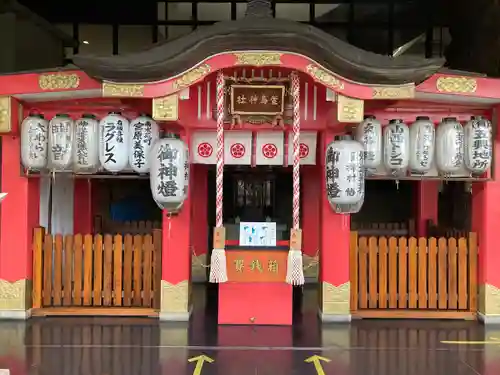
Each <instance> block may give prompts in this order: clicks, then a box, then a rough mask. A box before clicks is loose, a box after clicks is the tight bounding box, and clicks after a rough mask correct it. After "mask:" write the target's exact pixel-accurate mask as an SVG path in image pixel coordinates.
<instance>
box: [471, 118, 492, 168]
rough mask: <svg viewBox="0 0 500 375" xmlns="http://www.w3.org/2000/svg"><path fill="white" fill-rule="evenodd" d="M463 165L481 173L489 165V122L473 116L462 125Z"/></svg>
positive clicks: (490, 156) (490, 132)
mask: <svg viewBox="0 0 500 375" xmlns="http://www.w3.org/2000/svg"><path fill="white" fill-rule="evenodd" d="M464 136H465V157H464V160H465V167H466V168H467V169H468V170H469V171H470V172H472V173H473V174H476V175H478V174H483V173H485V172H486V171H487V170H488V169H489V168H490V166H491V158H492V152H493V150H492V147H493V146H492V139H491V138H492V129H491V122H490V121H489V120H487V119H485V118H483V117H481V116H474V117H472V118H471V120H470V121H468V122H467V124H465V126H464Z"/></svg>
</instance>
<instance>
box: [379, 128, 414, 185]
mask: <svg viewBox="0 0 500 375" xmlns="http://www.w3.org/2000/svg"><path fill="white" fill-rule="evenodd" d="M409 162H410V130H409V129H408V126H407V125H406V124H405V123H404V122H403V120H391V121H389V125H387V126H386V127H385V128H384V165H385V167H386V168H387V169H388V170H389V171H390V172H391V174H393V175H401V174H404V173H405V172H406V170H407V169H408V164H409Z"/></svg>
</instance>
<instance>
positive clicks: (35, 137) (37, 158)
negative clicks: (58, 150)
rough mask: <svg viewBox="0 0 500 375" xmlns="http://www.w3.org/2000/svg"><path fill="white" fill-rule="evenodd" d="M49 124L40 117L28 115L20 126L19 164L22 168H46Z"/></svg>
mask: <svg viewBox="0 0 500 375" xmlns="http://www.w3.org/2000/svg"><path fill="white" fill-rule="evenodd" d="M48 129H49V122H48V121H47V120H46V119H44V117H43V116H42V115H38V114H30V115H29V116H28V117H26V118H25V119H24V120H23V122H22V124H21V162H22V164H23V167H24V168H27V169H31V170H40V169H44V168H46V167H47V157H48V137H49V132H48Z"/></svg>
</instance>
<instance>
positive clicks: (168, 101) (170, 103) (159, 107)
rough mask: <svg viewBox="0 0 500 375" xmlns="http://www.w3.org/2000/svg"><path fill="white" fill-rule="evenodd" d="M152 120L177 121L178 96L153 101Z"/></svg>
mask: <svg viewBox="0 0 500 375" xmlns="http://www.w3.org/2000/svg"><path fill="white" fill-rule="evenodd" d="M153 119H155V120H157V121H177V120H178V119H179V96H178V95H170V96H164V97H163V98H154V99H153Z"/></svg>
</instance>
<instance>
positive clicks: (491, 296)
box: [478, 284, 500, 315]
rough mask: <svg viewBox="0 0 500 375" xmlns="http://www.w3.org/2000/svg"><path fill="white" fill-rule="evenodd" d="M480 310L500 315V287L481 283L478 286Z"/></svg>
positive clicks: (484, 312) (486, 313) (487, 313)
mask: <svg viewBox="0 0 500 375" xmlns="http://www.w3.org/2000/svg"><path fill="white" fill-rule="evenodd" d="M478 289H479V290H478V294H479V301H478V310H479V312H480V313H482V314H485V315H500V288H497V287H496V286H493V285H491V284H481V285H479V288H478Z"/></svg>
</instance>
